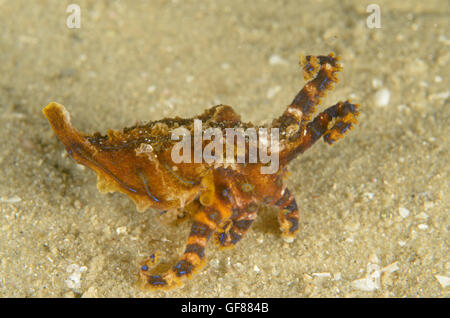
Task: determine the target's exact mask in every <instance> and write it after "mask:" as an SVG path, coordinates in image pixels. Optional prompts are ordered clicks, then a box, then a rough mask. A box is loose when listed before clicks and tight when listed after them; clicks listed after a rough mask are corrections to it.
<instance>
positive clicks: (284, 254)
mask: <svg viewBox="0 0 450 318" xmlns="http://www.w3.org/2000/svg"><path fill="white" fill-rule="evenodd" d="M69 3H71V1H58V0H48V1H45V2H38V1H27V0H21V1H6V0H2V1H0V30H1V34H0V61H1V63H0V74H1V76H0V110H1V113H0V144H1V145H2V151H1V152H0V166H1V169H0V208H1V213H0V296H1V297H17V296H21V297H80V296H81V297H448V295H449V294H448V292H449V287H448V286H449V276H450V266H449V265H450V262H449V257H448V255H449V248H448V247H449V235H448V226H449V193H448V190H449V169H450V168H449V167H450V165H449V160H448V158H449V144H450V142H449V136H450V131H449V122H450V121H449V114H450V108H449V87H450V85H449V79H448V75H449V73H450V72H449V70H450V68H449V65H450V50H449V46H450V28H449V23H448V20H449V15H450V12H449V6H448V3H447V1H445V0H440V1H426V2H424V1H377V4H378V5H379V7H380V9H381V28H369V27H368V26H367V23H366V22H367V18H368V16H369V14H370V13H368V12H366V8H367V6H368V5H369V4H371V3H373V2H372V1H358V0H351V1H350V0H349V1H339V2H337V1H310V2H306V3H302V4H300V1H296V0H293V1H272V0H268V1H266V0H258V1H234V0H233V1H230V0H228V1H211V2H206V1H193V0H191V1H162V0H161V1H155V0H152V1H145V2H144V1H139V2H138V1H120V2H119V1H77V2H76V3H77V4H79V6H80V8H81V28H79V29H70V28H68V27H67V26H66V19H67V17H68V15H69V13H66V9H67V6H68V4H69ZM332 51H334V52H336V53H337V54H339V55H341V57H342V64H343V66H344V71H343V72H342V73H340V75H339V77H340V81H339V83H338V84H337V85H336V87H335V89H334V91H331V92H329V93H328V94H327V97H326V98H325V99H324V100H323V102H322V104H321V108H320V109H323V108H324V107H326V106H329V105H332V104H334V103H335V102H337V101H339V100H345V99H347V98H350V99H351V100H352V101H353V102H355V103H359V104H361V115H360V117H359V120H360V124H359V125H357V126H356V127H355V129H354V130H353V131H352V132H351V133H350V134H348V135H347V136H346V137H345V138H344V139H343V140H340V141H339V142H338V143H337V144H336V145H334V146H332V147H329V146H328V145H326V144H325V143H323V142H320V143H317V144H316V145H315V146H314V147H313V148H311V149H310V150H309V151H308V152H306V153H305V154H304V155H303V156H301V157H299V158H297V159H296V160H295V161H294V162H292V163H291V165H290V168H291V169H290V170H291V175H290V177H289V179H288V181H287V182H288V184H289V187H290V188H291V190H292V192H293V193H294V194H295V197H296V199H297V203H298V206H299V209H300V212H301V222H300V233H299V235H298V236H297V238H296V240H295V241H294V242H293V243H291V244H288V243H285V242H284V241H283V240H282V239H281V237H280V235H279V229H278V224H277V213H278V211H277V210H276V209H272V208H264V207H262V208H261V209H260V210H259V216H258V219H257V221H256V222H255V224H254V226H253V227H252V229H251V230H250V231H249V233H248V234H247V235H246V236H245V238H244V239H243V240H242V241H241V242H240V243H239V244H238V245H237V246H236V248H234V249H232V250H228V251H219V250H218V248H217V247H216V246H214V244H210V245H209V247H208V249H207V258H208V263H207V265H206V267H204V269H203V270H202V271H201V272H200V273H199V274H198V275H196V276H195V277H194V278H193V279H192V280H189V281H187V282H186V284H185V285H184V286H183V287H181V288H179V289H175V290H172V291H169V292H154V293H148V292H147V293H146V292H142V291H140V290H139V289H137V288H136V285H135V283H136V279H137V272H138V268H139V264H140V262H141V261H142V260H143V259H144V258H145V257H146V256H148V255H149V254H150V253H152V252H155V251H160V253H161V256H162V260H163V262H166V263H168V264H170V263H173V262H174V261H175V260H176V259H177V257H178V255H180V254H181V253H182V252H183V249H184V243H185V239H186V237H187V234H188V232H189V224H188V222H185V223H182V224H179V225H176V226H174V225H169V224H167V222H165V221H164V220H161V219H160V217H159V213H158V212H157V211H154V210H149V211H147V212H145V213H138V212H137V211H136V209H135V206H134V204H133V203H132V202H131V201H130V200H129V199H128V198H126V197H125V196H124V195H121V194H118V193H115V194H108V195H103V194H101V193H99V192H98V191H97V189H96V177H95V174H94V173H93V172H91V171H89V170H87V169H82V168H80V167H79V166H77V165H76V163H75V162H74V161H73V160H71V159H70V158H68V157H67V155H66V154H65V151H64V147H63V145H62V144H61V143H60V142H59V140H58V139H57V138H56V137H55V135H54V134H53V132H52V130H51V129H50V126H49V125H48V122H47V121H46V120H45V118H44V116H43V114H42V112H41V110H42V108H43V107H44V106H45V105H47V104H48V103H49V102H50V101H56V102H59V103H61V104H64V105H65V106H66V107H67V109H68V110H69V111H70V112H71V115H72V121H73V123H74V125H75V126H77V127H78V128H79V129H80V130H82V131H85V132H90V133H92V132H94V131H101V132H105V131H106V130H107V129H109V128H115V129H119V128H122V127H125V126H131V125H133V124H134V123H135V122H136V120H144V121H145V120H156V119H160V118H162V117H173V116H181V117H191V116H192V115H195V114H198V113H201V112H203V110H204V109H206V108H208V107H210V106H213V105H216V104H219V103H223V104H228V105H232V106H233V107H234V109H235V110H236V111H237V112H238V113H239V114H241V115H242V118H243V120H245V121H252V122H254V123H257V124H262V123H264V122H270V121H271V120H272V118H274V117H278V116H279V115H280V114H281V113H282V112H283V110H284V109H285V107H286V105H287V104H288V103H289V102H290V101H291V100H292V98H293V97H294V96H295V94H296V93H297V91H298V90H299V89H300V88H301V87H302V86H303V85H304V84H305V82H304V80H303V79H302V78H301V72H300V69H299V67H298V61H299V56H300V54H304V55H323V54H328V53H330V52H332Z"/></svg>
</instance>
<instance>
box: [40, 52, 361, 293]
mask: <svg viewBox="0 0 450 318" xmlns="http://www.w3.org/2000/svg"><path fill="white" fill-rule="evenodd" d="M338 61H339V57H337V56H335V55H334V54H333V53H331V54H329V55H326V56H302V57H301V59H300V66H301V67H302V69H303V77H304V79H305V80H306V81H307V83H306V84H305V86H304V87H303V88H302V89H301V90H300V91H299V92H298V93H297V95H296V96H295V98H294V99H293V100H292V102H291V103H290V104H289V105H288V106H287V108H286V109H285V110H284V112H283V113H282V114H281V116H280V117H278V118H276V119H274V120H273V121H272V122H271V123H270V124H266V125H264V126H256V125H254V124H252V123H249V122H243V121H241V118H240V116H239V115H238V114H236V113H235V112H234V110H233V108H232V107H230V106H227V105H217V106H214V107H212V108H210V109H208V110H206V111H205V112H204V113H203V114H201V115H199V116H196V117H194V118H191V119H183V118H180V117H175V118H164V119H161V120H156V121H151V122H148V123H138V124H136V125H134V126H132V127H129V128H124V129H122V130H108V131H107V133H106V135H102V134H100V133H94V134H90V135H89V134H84V133H82V132H80V131H78V130H77V129H76V128H74V127H73V126H72V124H71V120H70V115H69V113H68V112H67V110H66V109H65V107H64V106H62V105H60V104H57V103H54V102H52V103H50V104H49V105H47V106H46V107H45V108H44V109H43V113H44V115H45V117H46V118H47V119H48V121H49V122H50V125H51V127H52V128H53V130H54V132H55V133H56V135H57V137H58V138H59V139H60V141H61V142H62V143H63V144H64V146H65V148H66V150H67V152H68V154H69V155H70V156H71V157H72V158H73V159H75V161H77V162H78V163H79V164H81V165H84V166H87V167H89V168H90V169H92V170H94V172H96V174H97V188H98V190H99V191H100V192H103V193H107V192H121V193H124V194H125V195H127V196H128V197H129V198H130V199H131V200H132V201H134V203H135V205H136V208H137V210H138V211H140V212H142V211H144V210H147V209H148V208H152V209H156V210H160V211H165V212H167V211H177V213H178V212H180V213H183V214H184V215H186V216H187V219H189V220H190V221H191V222H192V225H191V229H190V233H189V235H188V238H187V243H186V247H185V251H184V253H183V254H182V255H181V257H180V258H179V259H178V261H177V262H176V263H175V265H173V267H171V268H170V269H168V270H167V271H166V272H164V273H158V272H157V271H156V270H155V268H154V266H155V264H156V263H157V262H158V257H157V255H156V254H151V255H150V256H149V257H148V258H146V259H145V260H143V261H142V263H141V267H140V271H139V275H138V277H139V278H138V282H139V285H140V287H141V288H143V289H145V290H161V289H162V290H167V289H170V288H174V287H178V286H181V285H182V283H183V282H184V279H185V278H190V277H192V275H193V274H195V273H196V272H198V271H199V269H201V268H202V267H203V266H204V265H205V264H206V256H205V249H206V246H207V243H208V241H209V240H210V239H211V237H213V240H214V241H215V242H216V243H217V244H218V246H219V247H220V248H222V249H226V248H231V247H233V246H235V245H236V244H237V243H238V242H239V241H240V240H241V239H242V238H243V237H244V235H245V234H246V233H247V232H248V230H249V229H250V227H251V225H252V223H253V222H254V221H255V219H256V216H257V213H258V208H259V206H260V205H269V206H273V207H278V208H279V211H280V212H279V215H278V220H279V225H280V230H281V236H282V238H284V240H285V241H287V242H292V241H293V240H294V237H295V235H296V233H297V232H298V231H299V217H300V213H299V210H298V207H297V203H296V201H295V198H294V195H293V193H292V191H291V190H290V189H289V188H288V187H287V185H286V182H285V181H286V178H287V174H288V165H289V163H290V162H291V161H292V160H294V159H295V158H297V156H298V155H300V154H302V153H303V152H305V151H306V150H307V149H309V148H310V147H311V146H312V145H313V144H314V143H315V142H316V141H318V140H319V139H321V138H322V139H323V140H324V142H325V143H328V144H330V145H332V144H334V143H335V142H336V141H337V140H339V139H340V138H343V137H344V134H345V133H346V132H348V131H349V130H351V129H352V128H353V127H354V125H355V124H357V123H358V121H357V119H356V118H357V116H358V115H359V112H358V109H359V105H358V104H353V103H351V102H350V100H346V101H344V102H338V103H337V104H335V105H333V106H331V107H329V108H327V109H325V110H324V111H323V112H321V113H319V114H318V115H317V116H315V117H314V118H313V115H314V113H315V112H316V107H317V105H319V103H320V100H321V98H322V97H324V96H325V93H326V92H327V91H328V90H330V89H332V88H333V84H334V83H336V82H337V81H338V78H337V72H339V71H341V70H342V67H341V65H340V64H338ZM196 129H197V130H198V129H200V138H198V137H199V136H198V131H196ZM174 131H178V132H180V131H181V134H178V135H176V136H175V137H176V138H174ZM208 131H209V132H210V133H209V134H207V133H206V132H208ZM230 131H232V132H234V134H235V136H232V138H230V139H228V135H227V141H226V142H224V141H223V140H224V138H223V135H224V134H226V133H229V132H230ZM248 131H257V132H265V134H260V135H259V136H258V137H259V140H256V141H255V139H254V138H250V137H251V136H250V135H249V134H246V133H247V132H248ZM269 131H270V137H271V138H270V139H271V140H270V145H271V146H272V145H275V141H276V142H277V145H276V147H270V149H269V147H268V145H269ZM202 132H203V134H202ZM272 132H276V133H277V134H272ZM196 133H197V134H196ZM213 137H214V138H213ZM274 137H277V138H274ZM235 138H236V139H239V138H240V140H241V141H243V143H241V144H240V146H239V144H238V145H234V143H232V144H231V145H230V141H229V140H232V141H233V142H234V140H235ZM181 139H182V141H180V140H181ZM180 143H181V145H180ZM224 147H226V149H227V154H226V155H227V157H226V159H224V158H223V152H222V150H223V148H224ZM255 149H256V150H257V151H259V155H258V153H257V155H256V158H255V156H254V154H253V155H252V153H251V151H253V150H255ZM207 150H208V151H209V155H208V156H205V153H207ZM264 151H266V152H265V154H266V156H265V157H264V156H262V155H261V154H264ZM199 153H200V155H202V154H203V157H200V159H201V160H198V159H199V158H195V157H196V156H197V157H198V154H199ZM174 154H176V156H174ZM268 156H270V158H274V159H276V161H277V166H276V167H275V169H270V167H269V166H270V165H272V164H273V162H270V161H269V160H267V158H268ZM264 158H265V159H266V160H263V159H264ZM203 159H204V160H203ZM255 159H256V160H255ZM272 168H273V167H272ZM264 169H266V170H264Z"/></svg>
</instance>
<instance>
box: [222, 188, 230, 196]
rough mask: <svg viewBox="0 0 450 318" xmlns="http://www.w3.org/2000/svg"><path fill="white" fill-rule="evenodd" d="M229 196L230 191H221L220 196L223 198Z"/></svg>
mask: <svg viewBox="0 0 450 318" xmlns="http://www.w3.org/2000/svg"><path fill="white" fill-rule="evenodd" d="M229 195H230V191H229V190H228V189H223V190H222V196H223V197H224V198H228V196H229Z"/></svg>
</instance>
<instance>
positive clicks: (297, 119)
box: [274, 53, 342, 137]
mask: <svg viewBox="0 0 450 318" xmlns="http://www.w3.org/2000/svg"><path fill="white" fill-rule="evenodd" d="M338 60H339V57H335V56H334V54H333V53H331V54H329V55H328V56H306V57H301V59H300V66H302V67H303V77H304V78H305V79H306V80H310V79H311V78H313V77H314V76H315V77H314V79H312V80H311V81H309V82H308V83H306V85H305V86H304V87H303V88H302V89H301V90H300V92H299V93H298V94H297V95H296V96H295V98H294V100H293V101H292V102H291V104H290V105H289V106H288V108H287V109H286V110H285V112H284V113H283V115H282V116H281V117H280V118H278V119H277V120H276V121H275V122H274V126H279V127H280V128H281V130H282V131H283V130H285V129H286V128H287V127H292V125H293V124H296V125H297V130H296V131H297V132H300V131H301V129H300V128H302V127H304V125H305V124H306V123H307V122H309V121H310V120H311V117H312V115H313V113H314V112H315V111H316V106H317V105H318V104H319V103H320V98H322V97H324V96H325V93H326V91H327V90H329V89H332V84H333V83H336V82H337V81H338V79H337V74H336V73H337V72H339V71H341V70H342V67H341V66H340V65H339V64H337V61H338ZM292 137H298V134H297V135H296V136H292Z"/></svg>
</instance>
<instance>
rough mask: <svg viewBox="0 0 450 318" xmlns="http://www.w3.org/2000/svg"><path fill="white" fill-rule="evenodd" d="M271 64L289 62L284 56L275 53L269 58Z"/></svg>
mask: <svg viewBox="0 0 450 318" xmlns="http://www.w3.org/2000/svg"><path fill="white" fill-rule="evenodd" d="M269 64H270V65H280V64H287V61H286V60H285V59H283V58H282V57H280V56H279V55H276V54H274V55H272V56H271V57H270V58H269Z"/></svg>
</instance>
